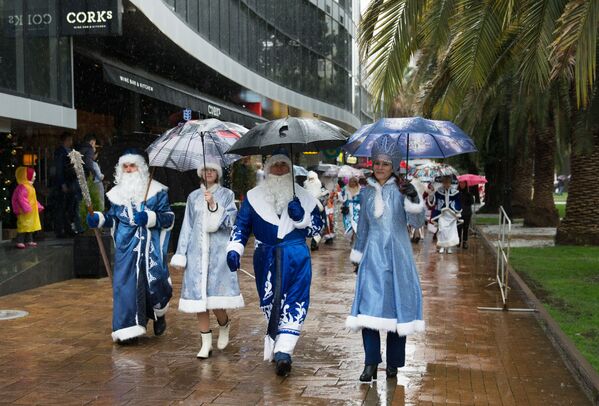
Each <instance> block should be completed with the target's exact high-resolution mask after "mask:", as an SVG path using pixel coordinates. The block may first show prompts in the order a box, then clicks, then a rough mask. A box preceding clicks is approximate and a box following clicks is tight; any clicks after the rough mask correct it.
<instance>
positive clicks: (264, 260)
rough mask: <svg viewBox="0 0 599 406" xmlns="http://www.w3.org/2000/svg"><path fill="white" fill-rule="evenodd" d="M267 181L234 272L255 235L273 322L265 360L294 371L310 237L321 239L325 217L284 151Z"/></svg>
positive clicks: (256, 198)
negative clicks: (297, 178) (295, 177)
mask: <svg viewBox="0 0 599 406" xmlns="http://www.w3.org/2000/svg"><path fill="white" fill-rule="evenodd" d="M265 173H266V179H265V180H264V182H262V183H261V184H260V185H258V186H256V187H255V188H254V189H252V190H250V191H249V192H248V193H247V198H246V199H245V200H244V201H243V203H242V205H241V208H240V209H239V213H238V214H237V220H236V222H235V226H234V227H233V232H232V234H231V240H230V242H229V246H228V248H227V263H228V265H229V268H230V269H231V271H232V272H235V271H237V270H238V269H239V267H240V258H241V256H242V255H243V251H244V249H245V245H246V243H247V241H248V239H249V237H250V235H251V234H252V233H253V234H254V236H255V238H256V249H255V252H254V273H255V275H256V287H257V289H258V295H259V297H260V308H261V309H262V311H263V312H264V315H265V316H266V319H267V320H268V329H267V334H266V337H265V340H264V359H265V360H272V359H273V358H274V361H275V362H276V373H277V375H280V376H285V375H287V374H288V373H289V371H290V370H291V355H292V354H293V350H294V348H295V345H296V344H297V340H298V338H299V335H300V332H301V330H302V326H303V324H304V320H305V318H306V314H307V312H308V306H309V304H310V283H311V279H312V266H311V261H310V250H309V249H308V246H307V245H306V238H308V237H313V236H315V235H318V234H319V233H320V231H321V229H322V218H321V216H320V211H319V209H318V207H317V206H318V204H317V201H316V199H315V198H314V197H313V196H312V195H311V194H310V193H308V192H307V191H306V190H305V189H304V188H302V187H301V186H299V185H295V194H296V196H295V197H294V196H293V184H292V177H291V161H290V160H289V158H288V157H287V155H286V154H285V153H284V152H282V153H280V154H276V155H273V156H271V157H270V158H269V159H268V160H267V161H266V165H265Z"/></svg>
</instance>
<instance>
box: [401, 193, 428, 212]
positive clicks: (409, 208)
mask: <svg viewBox="0 0 599 406" xmlns="http://www.w3.org/2000/svg"><path fill="white" fill-rule="evenodd" d="M403 207H404V209H405V210H406V212H408V213H414V214H418V213H422V212H423V211H424V200H423V199H422V197H420V196H418V203H413V202H412V201H410V199H408V197H407V196H406V197H405V198H404V201H403Z"/></svg>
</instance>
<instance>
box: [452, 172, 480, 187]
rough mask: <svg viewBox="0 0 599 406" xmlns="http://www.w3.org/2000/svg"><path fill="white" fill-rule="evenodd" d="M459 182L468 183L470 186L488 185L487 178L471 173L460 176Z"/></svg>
mask: <svg viewBox="0 0 599 406" xmlns="http://www.w3.org/2000/svg"><path fill="white" fill-rule="evenodd" d="M458 181H460V182H466V184H467V185H468V186H474V185H482V184H485V183H487V178H486V177H485V176H481V175H473V174H471V173H467V174H465V175H460V176H458Z"/></svg>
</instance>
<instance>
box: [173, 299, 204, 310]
mask: <svg viewBox="0 0 599 406" xmlns="http://www.w3.org/2000/svg"><path fill="white" fill-rule="evenodd" d="M206 310H207V309H206V301H205V300H191V299H183V298H180V299H179V311H180V312H182V313H204V312H205V311H206Z"/></svg>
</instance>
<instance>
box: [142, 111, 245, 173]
mask: <svg viewBox="0 0 599 406" xmlns="http://www.w3.org/2000/svg"><path fill="white" fill-rule="evenodd" d="M247 131H248V130H247V129H246V128H245V127H243V126H241V125H238V124H235V123H229V122H224V121H220V120H217V119H214V118H210V119H206V120H191V121H187V122H185V123H183V124H180V125H178V126H177V127H175V128H171V129H170V130H168V131H167V132H165V133H164V134H163V135H161V136H160V137H159V138H158V139H157V140H156V141H154V142H153V143H152V144H151V145H150V146H149V147H148V148H147V149H146V152H147V153H148V157H149V165H150V166H159V167H165V168H172V169H176V170H178V171H181V172H185V171H189V170H193V169H197V168H201V167H203V166H204V159H205V158H206V157H210V159H212V160H217V161H218V162H219V163H220V165H221V166H223V167H225V166H229V165H231V164H232V163H233V162H235V161H236V160H238V159H240V158H241V156H239V155H234V154H225V152H226V151H227V150H228V149H229V148H230V147H231V145H233V144H234V143H235V142H236V141H237V140H239V139H240V138H241V137H242V136H243V135H244V134H245V133H246V132H247Z"/></svg>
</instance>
